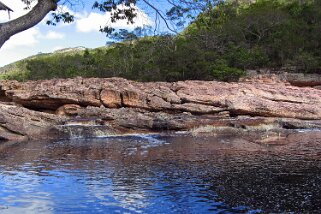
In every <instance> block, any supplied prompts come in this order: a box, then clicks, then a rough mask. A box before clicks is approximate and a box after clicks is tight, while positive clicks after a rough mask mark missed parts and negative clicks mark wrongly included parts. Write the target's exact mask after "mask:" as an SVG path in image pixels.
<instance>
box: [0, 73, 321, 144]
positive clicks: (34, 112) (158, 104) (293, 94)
mask: <svg viewBox="0 0 321 214" xmlns="http://www.w3.org/2000/svg"><path fill="white" fill-rule="evenodd" d="M320 121H321V90H318V89H314V88H299V87H295V86H290V85H289V84H288V83H286V82H282V81H273V80H269V81H251V82H240V83H224V82H215V81H208V82H206V81H184V82H175V83H165V82H154V83H139V82H134V81H128V80H125V79H121V78H110V79H98V78H89V79H84V78H75V79H54V80H43V81H30V82H24V83H19V82H17V81H2V82H0V139H10V140H12V139H25V138H29V139H30V138H32V139H35V138H56V137H65V135H67V133H66V130H68V129H69V128H70V127H77V126H82V127H84V126H88V127H87V128H89V127H95V130H94V131H95V132H97V133H98V134H99V133H104V134H123V133H132V132H146V131H147V132H150V131H172V130H175V131H189V130H191V129H196V128H198V127H200V126H208V125H210V126H213V127H236V128H243V129H247V128H248V127H258V126H262V125H264V126H266V125H269V124H270V125H271V124H273V127H285V128H311V127H312V128H319V127H321V122H320ZM93 125H94V126H93ZM66 127H68V128H66ZM78 128H79V127H78ZM77 130H79V129H77Z"/></svg>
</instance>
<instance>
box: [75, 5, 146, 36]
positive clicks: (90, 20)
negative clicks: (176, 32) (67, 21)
mask: <svg viewBox="0 0 321 214" xmlns="http://www.w3.org/2000/svg"><path fill="white" fill-rule="evenodd" d="M136 9H137V17H136V18H135V19H134V24H128V23H127V20H118V21H117V22H116V23H111V21H110V20H111V18H110V17H111V14H110V13H105V14H101V13H95V12H91V13H89V14H88V13H83V14H82V15H81V16H79V18H78V19H77V20H76V28H77V30H78V32H83V33H89V32H97V31H99V29H100V27H104V26H106V25H108V26H110V27H113V28H115V29H121V28H122V29H133V28H136V27H143V26H146V25H152V21H151V20H150V18H149V17H148V15H146V13H144V11H142V10H140V9H139V8H136Z"/></svg>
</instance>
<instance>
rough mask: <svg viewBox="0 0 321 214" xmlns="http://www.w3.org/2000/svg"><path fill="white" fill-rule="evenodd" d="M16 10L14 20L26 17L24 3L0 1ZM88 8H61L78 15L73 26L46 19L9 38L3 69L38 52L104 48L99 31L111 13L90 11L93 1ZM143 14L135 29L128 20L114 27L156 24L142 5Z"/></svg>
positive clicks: (1, 55)
mask: <svg viewBox="0 0 321 214" xmlns="http://www.w3.org/2000/svg"><path fill="white" fill-rule="evenodd" d="M1 1H2V2H3V3H4V4H6V5H7V6H9V7H10V8H12V9H13V10H14V12H13V13H11V19H14V18H17V17H19V16H21V15H23V14H25V13H26V12H28V11H26V10H24V9H23V8H24V4H23V3H22V2H21V0H1ZM83 2H85V7H83V6H78V7H75V8H70V7H68V6H64V7H62V8H61V9H62V10H64V11H69V12H71V13H72V14H74V15H75V17H76V20H75V22H73V23H71V24H63V23H62V24H58V25H57V26H48V25H46V23H45V22H46V20H48V19H49V16H48V18H45V19H44V20H43V21H42V22H41V23H39V24H38V25H36V26H35V27H33V28H31V29H28V30H26V31H24V32H22V33H19V34H17V35H15V36H13V37H11V38H10V40H9V41H7V42H6V43H5V44H4V46H3V47H2V48H1V49H0V66H3V65H6V64H9V63H11V62H14V61H17V60H20V59H23V58H26V57H28V56H31V55H35V54H37V53H39V52H42V53H48V52H53V51H55V50H59V49H62V48H68V47H77V46H84V47H87V48H95V47H100V46H103V45H105V43H106V41H107V38H106V36H105V35H104V34H103V33H100V32H99V27H100V26H103V25H105V24H110V23H109V22H108V20H109V18H108V17H109V14H104V13H101V12H99V11H97V10H91V6H92V4H93V2H94V1H93V0H92V1H91V0H90V1H89V0H84V1H83ZM165 2H166V1H164V2H162V1H157V5H158V7H160V8H162V9H164V8H166V7H167V6H168V5H167V4H166V3H165ZM139 9H140V12H139V15H138V18H137V19H136V22H135V24H134V26H128V25H127V24H126V21H123V22H118V23H116V24H113V27H114V28H132V29H133V28H134V27H137V26H143V25H153V24H154V22H153V20H154V14H153V13H152V12H151V11H149V12H148V10H150V9H148V8H147V7H144V6H142V5H141V6H140V7H139ZM6 21H8V14H7V12H5V11H0V23H2V22H6Z"/></svg>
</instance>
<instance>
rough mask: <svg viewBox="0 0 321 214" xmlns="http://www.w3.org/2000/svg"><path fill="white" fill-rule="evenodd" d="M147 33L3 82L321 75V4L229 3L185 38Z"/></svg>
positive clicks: (53, 60) (64, 56) (44, 60)
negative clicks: (279, 71)
mask: <svg viewBox="0 0 321 214" xmlns="http://www.w3.org/2000/svg"><path fill="white" fill-rule="evenodd" d="M172 13H174V14H176V15H177V16H179V15H180V14H179V13H178V12H177V11H176V12H175V11H172ZM139 32H140V31H137V32H128V31H119V32H114V36H115V37H117V39H118V40H123V42H120V43H115V44H111V45H109V46H108V47H104V48H98V49H93V50H85V51H83V52H75V53H73V52H72V53H59V54H51V55H41V56H39V57H34V58H32V59H28V60H25V61H24V62H23V66H20V67H19V68H20V72H21V73H19V72H18V71H16V70H15V71H14V72H9V73H7V74H5V75H2V77H1V76H0V78H6V79H13V78H14V79H19V80H26V79H48V78H58V77H59V78H68V77H75V76H84V77H114V76H118V77H124V78H128V79H133V80H138V81H177V80H188V79H200V80H213V79H217V80H222V81H234V80H237V79H238V78H239V77H241V76H242V75H244V70H246V69H257V68H264V67H269V68H280V67H291V68H292V67H293V66H295V67H296V68H297V69H298V70H299V71H304V72H320V71H321V40H320V38H321V2H320V1H309V0H306V1H303V0H301V1H298V0H257V2H256V3H253V4H248V3H246V4H245V3H244V4H235V2H234V1H231V2H228V1H226V2H223V3H220V4H219V5H217V6H216V7H214V8H212V9H210V10H206V11H205V12H204V13H202V14H200V15H199V16H198V17H197V19H196V20H195V22H193V23H192V24H191V25H190V26H189V27H188V28H187V29H185V31H184V32H183V33H181V34H180V35H177V36H171V35H161V36H153V37H144V38H139V36H137V35H139V34H140V33H139Z"/></svg>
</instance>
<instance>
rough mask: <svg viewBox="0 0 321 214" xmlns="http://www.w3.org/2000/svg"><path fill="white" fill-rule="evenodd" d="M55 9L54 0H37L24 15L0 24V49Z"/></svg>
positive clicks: (55, 2)
mask: <svg viewBox="0 0 321 214" xmlns="http://www.w3.org/2000/svg"><path fill="white" fill-rule="evenodd" d="M56 9H57V1H56V0H38V3H37V4H36V5H35V6H34V7H33V8H32V9H31V10H30V12H28V13H27V14H26V15H24V16H21V17H19V18H17V19H14V20H12V21H8V22H5V23H1V24H0V48H1V47H2V45H3V44H4V43H5V42H6V41H7V40H9V39H10V37H11V36H13V35H15V34H17V33H20V32H22V31H25V30H27V29H29V28H31V27H33V26H35V25H36V24H38V23H39V22H41V20H43V19H44V18H45V16H46V15H47V14H48V13H49V12H50V11H53V10H56Z"/></svg>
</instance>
